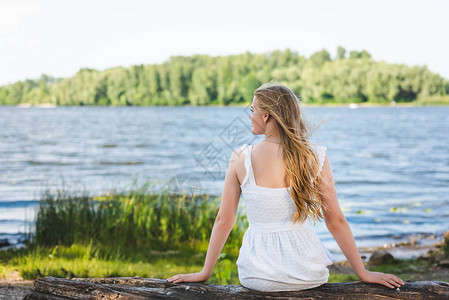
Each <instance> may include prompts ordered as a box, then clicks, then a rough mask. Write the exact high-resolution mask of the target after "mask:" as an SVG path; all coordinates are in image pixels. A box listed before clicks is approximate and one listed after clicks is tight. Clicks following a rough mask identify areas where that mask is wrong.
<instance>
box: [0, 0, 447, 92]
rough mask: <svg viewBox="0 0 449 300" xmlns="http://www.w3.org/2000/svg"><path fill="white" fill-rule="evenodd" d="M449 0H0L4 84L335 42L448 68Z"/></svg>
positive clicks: (0, 81)
mask: <svg viewBox="0 0 449 300" xmlns="http://www.w3.org/2000/svg"><path fill="white" fill-rule="evenodd" d="M448 13H449V1H444V0H441V1H436V0H426V1H424V0H422V1H411V0H407V1H405V0H404V1H402V0H401V1H397V0H388V1H384V0H376V1H349V0H338V1H336V0H330V1H324V0H320V1H317V0H310V1H284V0H277V1H273V0H272V1H249V0H248V1H247V0H238V1H234V0H219V1H215V0H209V1H199V0H196V1H189V0H184V1H173V0H161V1H149V0H147V1H143V0H126V1H125V0H124V1H111V0H108V1H103V0H101V1H100V0H98V1H96V0H89V1H85V0H76V1H62V0H59V1H53V0H48V1H43V0H30V1H22V0H0V85H4V84H8V83H13V82H15V81H18V80H24V79H26V78H33V79H34V78H38V77H40V75H41V74H43V73H44V74H48V75H51V76H55V77H70V76H73V75H74V74H75V73H76V72H77V71H78V70H79V69H80V68H85V67H88V68H94V69H98V70H104V69H106V68H111V67H115V66H119V65H120V66H125V67H127V66H130V65H135V64H150V63H161V62H163V61H166V60H168V59H169V57H170V56H173V55H193V54H209V55H212V56H217V55H229V54H240V53H244V52H245V51H250V52H251V53H264V52H269V51H273V50H276V49H280V50H284V49H286V48H290V49H291V50H293V51H297V52H299V53H300V54H302V55H305V56H307V57H309V56H310V54H312V53H313V52H315V51H319V50H321V49H323V48H324V49H326V50H328V51H329V52H330V53H331V55H332V56H333V57H335V55H336V49H337V46H339V45H341V46H343V47H345V48H346V49H347V50H348V51H350V50H358V51H360V50H363V49H365V50H367V51H368V52H370V53H371V55H372V57H373V58H374V59H375V60H378V61H381V60H384V61H387V62H391V63H405V64H407V65H427V66H428V67H429V69H430V70H432V71H434V72H437V73H439V74H440V75H442V76H443V77H446V78H449V59H448V58H447V55H448V53H449V41H448V38H447V37H448V29H449V21H448V16H447V14H448Z"/></svg>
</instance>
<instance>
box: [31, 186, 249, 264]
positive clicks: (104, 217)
mask: <svg viewBox="0 0 449 300" xmlns="http://www.w3.org/2000/svg"><path fill="white" fill-rule="evenodd" d="M149 187H150V185H149V184H148V183H146V184H144V185H143V186H142V187H140V188H133V189H132V190H130V191H123V192H113V193H110V194H106V195H103V196H101V197H91V196H89V195H88V194H87V193H79V192H69V191H66V190H57V191H56V192H50V191H48V190H47V191H45V192H44V193H43V194H42V198H41V200H40V203H39V210H38V214H37V219H36V222H35V224H36V228H35V231H34V233H33V234H32V238H31V244H32V245H35V246H36V245H40V246H55V245H72V244H86V245H87V244H90V243H93V245H94V246H95V247H97V248H98V249H99V251H100V253H101V254H102V256H109V258H112V257H110V256H113V257H115V258H117V257H120V256H122V255H129V254H133V253H134V254H135V253H136V252H138V253H145V252H147V251H149V250H159V251H161V250H167V249H185V248H186V247H187V248H188V249H192V250H193V251H195V250H196V251H197V250H205V249H207V245H208V241H209V238H210V234H211V231H212V227H213V225H214V222H215V218H216V216H217V213H218V209H219V205H220V200H221V199H220V197H213V196H210V195H208V194H201V195H193V196H192V195H186V194H175V195H173V194H172V193H170V192H169V191H168V190H160V191H159V192H158V193H155V192H151V191H150V190H149ZM246 225H247V220H246V217H245V216H239V217H238V220H237V222H236V224H235V225H234V228H233V230H232V231H231V234H230V236H229V238H228V240H227V243H226V248H227V249H234V251H232V252H235V250H238V248H239V245H240V244H241V240H242V237H243V234H244V231H245V228H246Z"/></svg>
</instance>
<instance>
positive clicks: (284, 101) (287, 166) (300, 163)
mask: <svg viewBox="0 0 449 300" xmlns="http://www.w3.org/2000/svg"><path fill="white" fill-rule="evenodd" d="M254 96H255V98H256V99H257V101H258V105H259V107H260V109H261V110H262V111H264V112H267V113H268V114H269V115H270V116H271V117H273V118H274V119H275V120H276V128H277V131H278V134H279V138H280V143H281V145H282V155H283V160H284V170H285V173H286V177H284V182H285V185H286V186H288V185H287V180H286V178H288V179H289V181H290V191H289V193H290V196H291V197H292V199H293V201H294V202H295V205H296V212H295V214H293V215H292V217H293V218H294V219H293V222H294V223H296V222H297V221H305V220H306V219H307V218H308V217H310V218H311V219H312V220H313V222H314V223H315V221H316V220H318V221H320V220H321V219H323V218H324V216H323V212H322V209H326V206H325V205H324V203H323V202H322V201H321V194H320V191H319V189H318V187H317V185H316V183H317V182H318V181H320V180H322V178H321V175H320V174H319V161H318V157H317V156H316V154H315V152H314V150H313V149H312V146H311V143H310V142H309V136H310V134H311V131H312V129H313V128H312V127H311V126H310V124H308V122H307V121H306V120H305V118H304V117H303V113H302V111H301V100H300V98H299V97H297V96H296V95H295V94H294V93H293V92H292V91H291V90H290V89H289V88H287V87H286V86H284V85H282V84H281V83H279V82H276V81H270V82H269V83H266V84H264V85H262V86H260V87H259V88H257V89H256V90H255V91H254Z"/></svg>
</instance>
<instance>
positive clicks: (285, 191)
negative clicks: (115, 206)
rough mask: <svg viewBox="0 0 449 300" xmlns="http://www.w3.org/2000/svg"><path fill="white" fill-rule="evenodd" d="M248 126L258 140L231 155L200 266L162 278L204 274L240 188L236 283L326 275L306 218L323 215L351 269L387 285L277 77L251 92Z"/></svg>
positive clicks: (308, 284)
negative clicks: (369, 265)
mask: <svg viewBox="0 0 449 300" xmlns="http://www.w3.org/2000/svg"><path fill="white" fill-rule="evenodd" d="M251 111H252V113H251V115H250V119H251V123H252V133H253V134H255V135H260V134H264V135H265V139H264V140H263V141H262V142H260V143H257V144H256V145H252V146H251V147H249V146H247V145H246V144H245V145H243V146H241V147H240V148H239V149H236V150H235V151H234V152H233V154H232V156H231V159H230V162H229V165H228V168H227V173H226V176H225V184H224V189H223V194H222V202H221V205H220V209H219V211H218V215H217V218H216V221H215V224H214V227H213V229H212V234H211V238H210V242H209V247H208V250H207V255H206V259H205V264H204V267H203V269H202V271H201V272H198V273H190V274H178V275H175V276H172V277H170V278H168V279H167V280H168V281H169V282H173V283H179V282H198V281H206V280H208V279H209V277H210V276H211V274H212V270H213V268H214V266H215V263H216V261H217V259H218V257H219V255H220V252H221V250H222V248H223V245H224V243H225V242H226V239H227V237H228V235H229V233H230V231H231V230H232V228H233V226H234V222H235V216H236V210H237V206H238V202H239V198H240V195H241V194H242V196H243V198H244V199H245V207H246V212H247V216H248V221H249V227H248V229H247V231H246V232H245V234H244V236H243V242H242V246H241V248H240V251H239V257H238V259H237V267H238V274H239V280H240V283H241V284H242V285H243V286H245V287H247V288H250V289H254V290H259V291H288V290H290V291H291V290H303V289H309V288H314V287H317V286H320V285H322V284H324V283H326V282H327V280H328V277H329V270H328V269H327V266H329V265H330V264H332V263H333V262H334V261H335V260H334V258H333V256H332V254H331V253H330V252H329V251H328V250H327V249H326V248H325V247H324V245H323V244H322V243H321V241H320V240H319V239H318V237H317V236H316V234H315V233H314V232H313V230H312V229H311V228H309V227H308V226H307V223H306V221H307V219H308V218H309V219H312V220H320V219H323V218H324V220H325V223H326V226H327V228H328V230H329V231H330V233H331V234H332V236H333V237H334V238H335V240H336V241H337V243H338V245H339V247H340V248H341V250H342V252H343V254H344V255H345V257H346V258H347V260H348V261H349V263H350V264H351V266H352V268H353V269H354V271H355V273H356V274H357V276H358V277H359V278H360V279H361V280H362V281H364V282H370V283H378V284H382V285H385V286H387V287H390V288H394V287H400V286H401V285H403V284H404V282H403V281H402V280H401V279H400V278H398V277H397V276H395V275H392V274H386V273H380V272H370V271H368V270H366V269H365V267H364V265H363V262H362V259H361V257H360V254H359V252H358V250H357V246H356V243H355V241H354V238H353V235H352V232H351V229H350V227H349V224H348V222H347V221H346V218H345V217H344V215H343V213H342V211H341V209H340V206H339V204H338V200H337V194H336V190H335V184H334V181H333V177H332V169H331V165H330V163H329V159H328V157H327V155H326V149H327V148H326V147H324V146H315V145H311V144H310V142H309V141H308V137H309V131H310V129H309V127H308V126H307V124H306V122H305V120H304V119H303V117H302V112H301V109H300V100H299V99H298V98H297V97H296V95H295V94H294V93H293V92H292V91H291V90H290V89H288V88H287V87H285V86H283V85H281V84H276V83H275V84H271V83H268V84H265V85H263V86H261V87H260V88H258V89H257V90H256V91H255V92H254V98H253V102H252V105H251Z"/></svg>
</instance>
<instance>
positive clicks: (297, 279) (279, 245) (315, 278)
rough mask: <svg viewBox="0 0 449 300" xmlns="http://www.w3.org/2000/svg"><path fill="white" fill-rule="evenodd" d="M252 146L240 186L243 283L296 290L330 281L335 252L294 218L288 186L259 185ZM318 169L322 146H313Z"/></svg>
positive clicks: (239, 260) (240, 270) (239, 265)
mask: <svg viewBox="0 0 449 300" xmlns="http://www.w3.org/2000/svg"><path fill="white" fill-rule="evenodd" d="M252 146H254V145H251V146H248V145H247V144H244V145H243V146H241V147H240V150H241V151H242V153H244V155H245V169H246V176H245V178H244V180H243V182H242V184H241V185H240V187H241V190H242V197H243V199H244V201H245V209H246V214H247V218H248V224H249V226H248V228H247V230H246V231H245V234H244V235H243V240H242V245H241V247H240V250H239V256H238V258H237V262H236V264H237V269H238V276H239V280H240V283H241V285H243V286H244V287H247V288H250V289H253V290H258V291H265V292H271V291H297V290H304V289H310V288H314V287H317V286H320V285H322V284H324V283H326V282H327V280H328V278H329V270H328V268H327V266H329V265H331V264H332V263H333V262H335V258H334V256H333V255H332V254H331V253H330V252H329V250H328V249H326V247H325V246H324V245H323V243H322V242H321V241H320V239H319V238H318V236H317V235H316V233H315V232H314V231H313V230H312V228H310V227H308V225H307V223H306V222H297V223H296V224H295V223H293V222H292V221H291V220H290V217H291V216H292V215H293V214H294V213H295V211H296V206H295V204H294V202H293V199H292V198H291V196H290V195H289V193H288V190H289V189H290V188H289V187H288V188H268V187H262V186H258V185H256V182H255V179H254V172H253V168H252V165H251V149H252ZM312 147H313V149H314V151H315V153H316V154H317V156H318V159H319V163H320V171H321V169H322V167H323V165H324V159H325V151H326V149H327V148H326V147H324V146H312Z"/></svg>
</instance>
